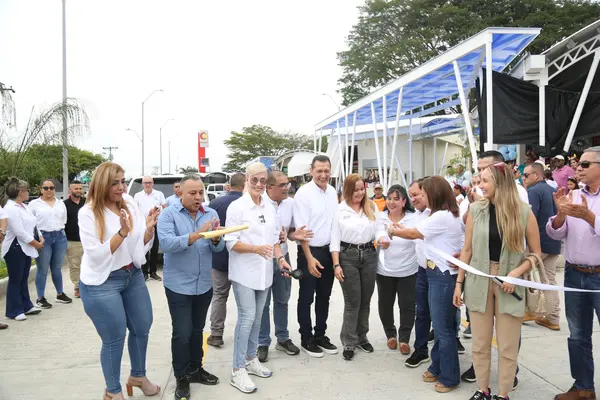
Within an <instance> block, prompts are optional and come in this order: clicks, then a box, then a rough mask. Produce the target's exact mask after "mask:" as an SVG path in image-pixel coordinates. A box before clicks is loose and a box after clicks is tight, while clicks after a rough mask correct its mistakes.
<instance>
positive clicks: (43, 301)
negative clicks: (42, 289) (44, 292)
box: [35, 297, 52, 309]
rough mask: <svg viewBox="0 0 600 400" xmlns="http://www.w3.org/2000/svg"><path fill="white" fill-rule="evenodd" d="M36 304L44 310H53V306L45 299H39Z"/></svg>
mask: <svg viewBox="0 0 600 400" xmlns="http://www.w3.org/2000/svg"><path fill="white" fill-rule="evenodd" d="M35 304H36V305H37V306H38V307H39V308H43V309H48V308H52V304H50V303H48V301H47V300H46V298H45V297H42V298H41V299H37V301H36V302H35Z"/></svg>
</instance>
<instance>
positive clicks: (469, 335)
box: [463, 324, 473, 339]
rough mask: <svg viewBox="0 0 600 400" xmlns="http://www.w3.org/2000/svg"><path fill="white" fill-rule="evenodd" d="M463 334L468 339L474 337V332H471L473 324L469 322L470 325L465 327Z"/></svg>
mask: <svg viewBox="0 0 600 400" xmlns="http://www.w3.org/2000/svg"><path fill="white" fill-rule="evenodd" d="M463 336H464V337H465V338H466V339H471V338H472V337H473V334H472V333H471V325H470V324H469V326H467V329H465V331H464V332H463Z"/></svg>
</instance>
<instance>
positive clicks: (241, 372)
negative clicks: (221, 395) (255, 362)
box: [229, 368, 256, 393]
mask: <svg viewBox="0 0 600 400" xmlns="http://www.w3.org/2000/svg"><path fill="white" fill-rule="evenodd" d="M229 384H230V385H231V386H233V387H235V388H237V389H238V390H239V391H240V392H244V393H252V392H255V391H256V385H254V382H252V379H250V377H249V376H248V371H246V369H245V368H240V369H238V370H237V371H231V381H229Z"/></svg>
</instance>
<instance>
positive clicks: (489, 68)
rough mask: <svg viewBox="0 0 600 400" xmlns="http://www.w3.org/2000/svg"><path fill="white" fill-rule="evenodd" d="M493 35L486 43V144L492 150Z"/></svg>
mask: <svg viewBox="0 0 600 400" xmlns="http://www.w3.org/2000/svg"><path fill="white" fill-rule="evenodd" d="M493 40H494V38H493V36H492V35H491V34H490V35H489V38H488V41H487V43H486V44H485V68H486V69H485V74H486V83H485V98H486V111H487V143H486V144H485V146H484V147H485V149H486V150H492V149H493V147H494V103H493V97H492V95H493V90H492V86H493V85H492V79H493V72H494V66H493V63H494V61H493V56H492V41H493Z"/></svg>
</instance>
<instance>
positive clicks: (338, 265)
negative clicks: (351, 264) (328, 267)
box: [333, 264, 342, 270]
mask: <svg viewBox="0 0 600 400" xmlns="http://www.w3.org/2000/svg"><path fill="white" fill-rule="evenodd" d="M337 267H340V268H342V266H341V265H340V264H335V265H334V266H333V269H334V270H335V269H336V268H337Z"/></svg>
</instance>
